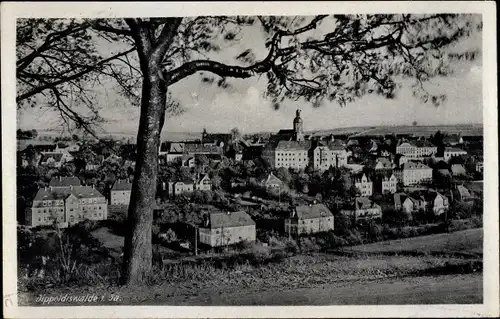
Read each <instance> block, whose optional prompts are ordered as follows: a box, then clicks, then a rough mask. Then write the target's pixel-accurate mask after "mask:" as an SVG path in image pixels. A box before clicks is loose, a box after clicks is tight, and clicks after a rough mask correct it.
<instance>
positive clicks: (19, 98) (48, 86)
mask: <svg viewBox="0 0 500 319" xmlns="http://www.w3.org/2000/svg"><path fill="white" fill-rule="evenodd" d="M135 50H136V49H135V48H131V49H129V50H127V51H124V52H121V53H118V54H115V55H113V56H111V57H109V58H107V59H104V60H101V61H99V62H98V63H96V64H94V65H89V66H88V67H87V68H86V69H85V70H82V71H80V72H77V73H74V74H72V75H69V76H65V77H61V78H60V79H59V80H57V81H54V82H50V83H47V84H44V85H41V86H38V87H36V88H35V89H32V90H30V91H28V92H26V93H23V94H21V95H19V96H17V97H16V101H17V102H20V101H22V100H25V99H27V98H29V97H32V96H34V95H36V94H38V93H40V92H42V91H44V90H47V89H51V88H53V87H55V86H57V85H60V84H63V83H66V82H69V81H72V80H75V79H78V78H79V77H82V76H84V75H86V74H88V73H91V72H93V71H95V70H96V69H97V68H98V67H100V66H102V65H104V64H106V63H108V62H110V61H113V60H115V59H116V58H119V57H122V56H124V55H127V54H129V53H131V52H134V51H135Z"/></svg>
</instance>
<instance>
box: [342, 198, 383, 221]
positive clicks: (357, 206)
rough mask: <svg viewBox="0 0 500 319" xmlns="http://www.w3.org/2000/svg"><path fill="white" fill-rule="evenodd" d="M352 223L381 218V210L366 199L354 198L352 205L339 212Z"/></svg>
mask: <svg viewBox="0 0 500 319" xmlns="http://www.w3.org/2000/svg"><path fill="white" fill-rule="evenodd" d="M340 213H341V214H342V215H345V216H347V217H349V218H350V219H351V221H352V222H353V223H357V222H359V221H366V220H370V219H378V218H382V208H381V207H380V206H379V205H378V204H376V203H375V202H373V201H371V200H370V199H369V198H367V197H356V199H355V201H354V204H353V205H352V206H348V207H346V208H345V209H342V210H341V211H340Z"/></svg>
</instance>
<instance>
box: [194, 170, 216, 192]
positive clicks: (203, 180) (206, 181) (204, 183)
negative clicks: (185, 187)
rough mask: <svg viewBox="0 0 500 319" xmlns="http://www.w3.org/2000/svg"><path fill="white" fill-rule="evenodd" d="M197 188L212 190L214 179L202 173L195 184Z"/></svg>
mask: <svg viewBox="0 0 500 319" xmlns="http://www.w3.org/2000/svg"><path fill="white" fill-rule="evenodd" d="M195 189H197V190H200V191H211V190H212V181H211V180H210V178H209V177H208V174H201V175H200V176H199V177H198V179H197V181H196V185H195Z"/></svg>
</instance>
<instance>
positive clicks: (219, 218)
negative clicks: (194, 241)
mask: <svg viewBox="0 0 500 319" xmlns="http://www.w3.org/2000/svg"><path fill="white" fill-rule="evenodd" d="M209 219H210V225H209V227H210V228H221V227H239V226H250V225H255V222H254V221H253V219H252V218H251V217H250V215H248V214H247V213H246V212H244V211H240V212H227V213H223V212H221V213H210V215H209Z"/></svg>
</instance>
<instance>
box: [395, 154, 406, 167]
mask: <svg viewBox="0 0 500 319" xmlns="http://www.w3.org/2000/svg"><path fill="white" fill-rule="evenodd" d="M407 162H408V158H407V157H406V156H404V155H403V154H396V155H395V156H394V164H395V165H396V167H401V166H402V165H403V164H404V163H407Z"/></svg>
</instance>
